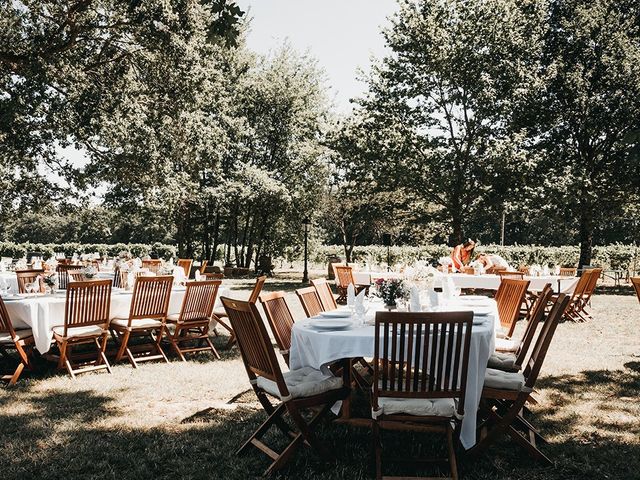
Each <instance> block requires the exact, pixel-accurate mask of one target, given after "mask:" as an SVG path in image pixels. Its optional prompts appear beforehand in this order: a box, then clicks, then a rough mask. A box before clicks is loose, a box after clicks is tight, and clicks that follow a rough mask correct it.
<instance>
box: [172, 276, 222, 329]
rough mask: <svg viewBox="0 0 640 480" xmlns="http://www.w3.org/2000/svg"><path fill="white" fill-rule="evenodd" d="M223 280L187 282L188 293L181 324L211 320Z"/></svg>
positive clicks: (185, 296)
mask: <svg viewBox="0 0 640 480" xmlns="http://www.w3.org/2000/svg"><path fill="white" fill-rule="evenodd" d="M221 283H222V281H221V280H206V281H204V282H187V291H186V292H185V294H184V299H183V300H182V308H181V309H180V317H179V318H178V321H179V322H195V321H203V320H207V321H208V320H209V319H210V318H211V312H213V306H214V305H215V303H216V297H217V296H218V289H219V288H220V284H221Z"/></svg>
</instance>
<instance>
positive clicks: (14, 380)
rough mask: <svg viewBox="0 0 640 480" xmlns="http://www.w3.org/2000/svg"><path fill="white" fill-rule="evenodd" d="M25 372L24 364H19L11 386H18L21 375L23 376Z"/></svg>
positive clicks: (12, 377) (10, 382) (11, 380)
mask: <svg viewBox="0 0 640 480" xmlns="http://www.w3.org/2000/svg"><path fill="white" fill-rule="evenodd" d="M23 370H24V363H23V362H20V363H19V364H18V366H17V367H16V370H15V372H13V375H11V378H10V379H9V385H15V384H16V382H17V381H18V379H19V378H20V375H21V374H22V371H23Z"/></svg>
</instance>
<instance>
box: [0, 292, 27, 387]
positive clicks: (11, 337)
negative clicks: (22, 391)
mask: <svg viewBox="0 0 640 480" xmlns="http://www.w3.org/2000/svg"><path fill="white" fill-rule="evenodd" d="M33 343H34V340H33V334H32V333H31V329H30V328H23V329H20V330H15V329H14V328H13V323H12V322H11V317H10V316H9V312H7V308H6V307H5V305H4V302H3V301H2V298H0V355H2V356H3V357H9V354H8V350H15V351H16V353H17V354H18V362H19V363H18V365H17V366H16V368H15V370H14V371H13V372H12V373H11V374H9V375H2V380H3V381H6V382H9V385H15V384H16V382H17V381H18V378H20V375H21V374H22V371H23V370H24V369H25V368H27V369H31V354H32V353H33Z"/></svg>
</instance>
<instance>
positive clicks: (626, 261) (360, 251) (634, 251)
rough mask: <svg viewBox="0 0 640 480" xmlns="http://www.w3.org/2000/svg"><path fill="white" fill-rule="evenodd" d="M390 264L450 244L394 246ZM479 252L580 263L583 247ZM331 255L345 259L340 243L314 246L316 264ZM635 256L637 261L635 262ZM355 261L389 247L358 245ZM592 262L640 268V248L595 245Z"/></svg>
mask: <svg viewBox="0 0 640 480" xmlns="http://www.w3.org/2000/svg"><path fill="white" fill-rule="evenodd" d="M390 252H391V264H392V265H394V264H397V263H400V264H411V263H413V262H415V261H416V260H426V261H428V262H431V263H436V262H437V259H438V258H440V257H443V256H448V255H449V254H450V253H451V247H448V246H447V245H425V246H419V247H407V246H404V247H397V246H395V247H391V248H390ZM475 252H476V253H495V254H498V255H501V256H502V257H504V258H505V259H506V260H507V261H508V262H509V263H510V264H511V265H513V266H515V267H517V266H519V265H531V264H534V263H537V264H540V265H545V264H547V265H549V266H555V265H560V266H566V267H577V266H578V260H579V258H580V247H579V246H569V245H565V246H562V247H543V246H539V245H509V246H504V247H501V246H500V245H479V246H478V247H477V248H476V250H475ZM330 256H338V257H340V258H342V259H343V260H344V249H343V247H342V246H341V245H326V246H322V247H320V248H316V249H314V251H313V252H311V256H310V260H311V261H312V262H313V263H316V264H326V263H327V259H328V258H329V257H330ZM634 260H635V265H634ZM352 261H354V262H358V263H365V264H366V263H368V264H369V265H381V264H386V262H387V247H385V246H382V245H368V246H356V247H355V248H354V250H353V254H352ZM591 264H592V265H595V266H599V267H603V268H604V269H607V270H613V269H615V270H618V269H620V270H627V269H630V268H634V266H635V268H640V248H636V247H635V246H634V245H622V244H612V245H607V246H597V247H594V248H593V258H592V261H591Z"/></svg>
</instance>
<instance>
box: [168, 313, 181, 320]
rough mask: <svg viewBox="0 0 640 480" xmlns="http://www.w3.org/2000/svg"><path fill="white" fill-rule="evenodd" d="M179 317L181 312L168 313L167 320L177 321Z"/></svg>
mask: <svg viewBox="0 0 640 480" xmlns="http://www.w3.org/2000/svg"><path fill="white" fill-rule="evenodd" d="M179 318H180V314H179V313H170V314H169V315H167V320H169V321H171V322H177V321H178V319H179Z"/></svg>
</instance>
